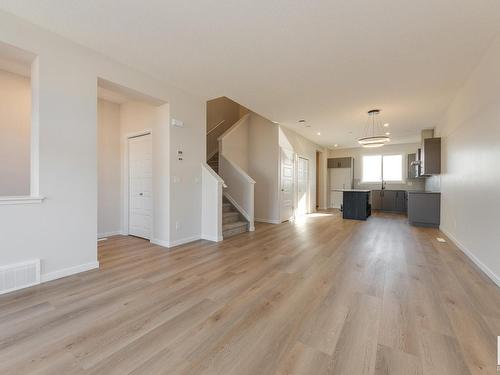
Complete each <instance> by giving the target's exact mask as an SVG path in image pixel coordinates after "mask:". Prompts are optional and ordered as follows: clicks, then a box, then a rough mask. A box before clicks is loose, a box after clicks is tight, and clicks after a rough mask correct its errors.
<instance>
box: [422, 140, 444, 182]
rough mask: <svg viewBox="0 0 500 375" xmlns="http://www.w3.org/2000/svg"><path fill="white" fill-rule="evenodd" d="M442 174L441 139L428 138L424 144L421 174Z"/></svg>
mask: <svg viewBox="0 0 500 375" xmlns="http://www.w3.org/2000/svg"><path fill="white" fill-rule="evenodd" d="M440 173H441V138H426V139H424V140H423V142H422V159H421V174H422V175H423V176H431V175H434V174H440Z"/></svg>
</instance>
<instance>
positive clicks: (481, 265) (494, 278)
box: [439, 227, 500, 287]
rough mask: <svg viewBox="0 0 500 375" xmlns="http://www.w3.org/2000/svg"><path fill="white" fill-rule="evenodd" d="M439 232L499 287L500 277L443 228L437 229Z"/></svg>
mask: <svg viewBox="0 0 500 375" xmlns="http://www.w3.org/2000/svg"><path fill="white" fill-rule="evenodd" d="M439 230H440V231H441V232H443V233H444V234H445V235H446V237H448V238H449V239H450V240H451V241H452V242H453V243H454V244H455V246H456V247H458V248H459V249H460V251H462V253H464V254H465V255H466V256H467V257H468V258H469V259H470V260H471V261H472V262H473V263H474V264H475V265H476V266H478V267H479V268H480V269H481V271H483V272H484V273H485V274H486V276H488V277H489V278H490V279H491V281H493V282H494V283H495V284H496V285H498V286H499V287H500V277H499V276H498V275H496V274H495V273H494V272H493V271H492V270H490V269H489V268H488V266H486V265H485V264H484V263H483V262H481V261H480V260H479V259H478V258H477V257H476V256H475V255H474V254H473V253H472V252H471V251H470V250H469V249H467V248H466V247H465V246H464V245H462V244H461V243H460V241H458V240H457V239H456V238H455V237H454V236H453V235H452V234H451V233H450V232H449V231H447V230H446V229H444V228H443V227H439Z"/></svg>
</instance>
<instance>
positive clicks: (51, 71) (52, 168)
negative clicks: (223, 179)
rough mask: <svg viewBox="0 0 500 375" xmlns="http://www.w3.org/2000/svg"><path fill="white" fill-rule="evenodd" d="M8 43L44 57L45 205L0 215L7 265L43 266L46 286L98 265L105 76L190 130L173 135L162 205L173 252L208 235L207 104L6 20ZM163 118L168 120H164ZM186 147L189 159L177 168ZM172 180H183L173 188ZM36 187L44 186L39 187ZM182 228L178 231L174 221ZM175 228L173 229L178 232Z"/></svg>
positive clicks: (1, 37)
mask: <svg viewBox="0 0 500 375" xmlns="http://www.w3.org/2000/svg"><path fill="white" fill-rule="evenodd" d="M0 42H4V43H7V44H10V45H14V46H16V47H18V48H22V49H24V50H27V51H31V52H33V53H34V54H36V55H37V59H36V67H35V69H34V70H33V73H32V85H33V91H34V104H33V105H34V106H35V107H36V108H37V111H36V113H34V114H33V118H34V121H35V130H36V132H35V139H36V140H38V142H39V152H38V153H36V154H35V155H36V158H35V159H36V161H37V163H33V165H34V166H35V168H34V169H35V172H36V169H37V168H36V166H37V165H39V178H37V179H36V182H37V183H38V184H37V185H38V186H39V191H40V194H41V195H43V196H45V197H46V199H45V201H44V202H43V203H41V204H29V205H6V206H2V209H1V210H0V243H1V246H2V251H1V252H0V264H1V265H6V264H10V263H15V262H21V261H24V260H27V259H33V258H41V260H42V279H43V280H48V279H53V278H57V277H61V276H64V275H67V274H71V273H74V272H78V271H81V270H84V269H89V268H93V267H96V266H97V265H98V263H97V245H96V234H97V174H98V173H97V98H96V96H97V94H96V92H97V78H98V77H101V78H103V79H105V80H107V81H110V82H115V83H117V84H119V85H122V86H124V87H129V88H131V89H133V90H136V91H138V92H141V93H144V94H147V95H149V96H151V97H154V98H158V99H160V100H163V101H165V102H168V103H169V108H170V112H169V113H170V116H172V117H174V118H176V119H180V120H182V121H184V124H185V127H184V128H175V129H172V128H170V127H167V128H165V127H164V128H162V129H161V131H162V132H163V134H162V133H160V136H164V135H165V134H167V135H169V137H168V138H167V139H168V147H164V148H163V149H162V152H164V153H165V154H166V156H167V157H168V158H166V160H165V159H163V160H164V161H166V165H164V166H161V167H162V171H163V172H164V174H163V176H162V181H161V186H165V189H164V191H163V192H162V194H161V199H163V202H161V204H162V205H163V206H164V207H167V209H168V216H169V217H168V222H167V221H166V222H162V223H155V224H158V225H162V226H163V227H167V228H168V229H167V237H166V238H167V240H168V244H170V245H172V244H176V243H180V242H183V241H188V240H190V239H196V238H199V237H200V235H201V224H200V216H201V184H200V180H201V168H200V163H201V161H202V160H203V159H204V154H205V137H204V135H205V101H204V99H202V98H198V97H195V96H192V95H190V94H187V93H185V92H183V91H181V90H178V89H176V88H172V87H170V86H168V85H166V84H164V83H163V82H161V81H158V80H155V79H151V78H149V76H147V75H145V74H142V73H140V72H138V71H136V70H133V69H131V68H129V67H127V66H124V65H121V64H119V63H117V62H115V61H112V60H111V59H108V58H106V57H104V56H102V55H99V54H97V53H95V52H93V51H91V50H89V49H86V48H84V47H81V46H79V45H77V44H75V43H72V42H70V41H68V40H66V39H64V38H61V37H59V36H58V35H56V34H53V33H51V32H48V31H46V30H43V29H41V28H39V27H36V26H34V25H32V24H29V23H27V22H25V21H23V20H21V19H19V18H17V17H15V16H13V15H10V14H8V13H4V12H0ZM158 116H159V117H162V116H163V117H165V112H163V113H159V115H158ZM178 149H182V150H183V151H184V155H185V157H184V161H182V162H180V161H177V160H176V158H175V154H176V152H177V150H178ZM173 176H176V177H178V179H177V178H176V179H175V181H178V182H175V183H174V178H173ZM35 185H36V184H35ZM176 222H178V223H179V229H178V230H176V229H175V223H176ZM172 228H173V230H172Z"/></svg>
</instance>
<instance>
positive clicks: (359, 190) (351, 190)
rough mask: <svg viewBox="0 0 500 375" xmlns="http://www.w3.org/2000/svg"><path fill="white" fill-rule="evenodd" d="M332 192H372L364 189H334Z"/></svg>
mask: <svg viewBox="0 0 500 375" xmlns="http://www.w3.org/2000/svg"><path fill="white" fill-rule="evenodd" d="M332 191H340V192H342V193H343V192H346V191H347V192H353V193H369V192H370V191H371V190H364V189H333V190H332Z"/></svg>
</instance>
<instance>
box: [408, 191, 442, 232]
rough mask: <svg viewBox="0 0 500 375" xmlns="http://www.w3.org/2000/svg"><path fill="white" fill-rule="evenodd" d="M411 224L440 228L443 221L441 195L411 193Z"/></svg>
mask: <svg viewBox="0 0 500 375" xmlns="http://www.w3.org/2000/svg"><path fill="white" fill-rule="evenodd" d="M408 220H409V222H410V224H412V225H417V226H424V227H434V228H439V224H440V221H441V194H440V193H428V192H410V193H409V197H408Z"/></svg>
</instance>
